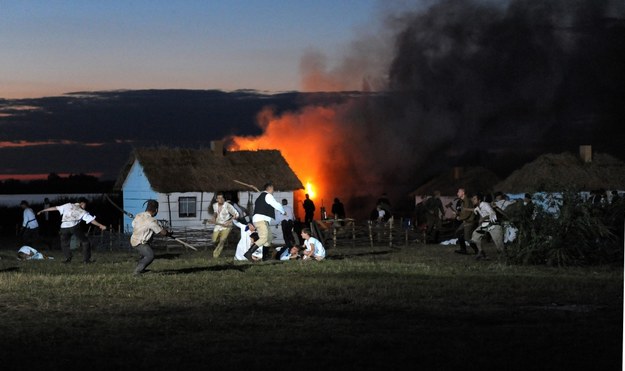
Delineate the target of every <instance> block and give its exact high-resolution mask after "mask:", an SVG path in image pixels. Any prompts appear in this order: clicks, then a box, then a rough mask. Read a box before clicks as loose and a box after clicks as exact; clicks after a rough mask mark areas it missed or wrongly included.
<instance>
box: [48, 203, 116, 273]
mask: <svg viewBox="0 0 625 371" xmlns="http://www.w3.org/2000/svg"><path fill="white" fill-rule="evenodd" d="M86 207H87V199H86V198H84V197H81V198H79V199H78V202H77V203H66V204H64V205H61V206H52V207H48V208H46V209H43V210H41V211H39V212H38V213H37V215H40V214H41V213H44V212H46V211H58V212H59V213H61V230H60V231H59V234H60V236H61V250H63V255H65V260H64V261H63V263H69V262H71V261H72V251H71V250H70V248H69V243H70V240H71V238H72V236H76V238H77V239H78V241H79V242H80V244H81V245H82V259H83V263H85V264H88V263H92V262H93V261H92V260H91V242H89V239H88V238H87V236H85V232H83V230H82V229H81V228H80V222H81V221H85V223H87V224H93V225H95V226H97V227H99V228H100V230H102V231H103V230H105V229H106V226H104V225H102V224H100V223H98V222H97V221H96V220H95V216H93V215H91V214H89V212H88V211H87V210H85V208H86Z"/></svg>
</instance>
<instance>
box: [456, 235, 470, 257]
mask: <svg viewBox="0 0 625 371" xmlns="http://www.w3.org/2000/svg"><path fill="white" fill-rule="evenodd" d="M454 252H455V253H457V254H463V255H467V254H468V253H467V243H466V242H465V241H464V239H463V238H458V250H454Z"/></svg>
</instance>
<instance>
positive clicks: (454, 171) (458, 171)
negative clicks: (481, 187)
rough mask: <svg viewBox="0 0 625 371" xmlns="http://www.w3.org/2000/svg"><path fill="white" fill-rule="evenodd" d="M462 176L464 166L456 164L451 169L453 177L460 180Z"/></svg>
mask: <svg viewBox="0 0 625 371" xmlns="http://www.w3.org/2000/svg"><path fill="white" fill-rule="evenodd" d="M461 177H462V167H460V166H455V167H454V168H453V169H451V178H452V179H453V180H460V178H461Z"/></svg>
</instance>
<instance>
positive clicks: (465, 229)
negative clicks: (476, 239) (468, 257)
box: [454, 222, 475, 250]
mask: <svg viewBox="0 0 625 371" xmlns="http://www.w3.org/2000/svg"><path fill="white" fill-rule="evenodd" d="M474 229H475V223H466V222H463V223H462V224H460V225H459V226H458V229H456V232H455V233H454V234H455V235H456V237H458V242H456V244H457V245H458V247H459V248H460V250H466V249H467V245H466V243H465V242H466V241H470V240H471V234H472V233H473V230H474Z"/></svg>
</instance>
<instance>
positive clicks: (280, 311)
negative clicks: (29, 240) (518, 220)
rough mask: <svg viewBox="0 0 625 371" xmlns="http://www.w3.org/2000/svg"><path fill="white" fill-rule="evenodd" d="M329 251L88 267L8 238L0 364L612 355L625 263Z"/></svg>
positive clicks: (293, 364)
mask: <svg viewBox="0 0 625 371" xmlns="http://www.w3.org/2000/svg"><path fill="white" fill-rule="evenodd" d="M329 252H330V259H328V260H327V261H323V262H318V263H317V262H303V261H291V262H277V261H266V262H263V263H256V264H249V263H233V262H231V261H230V259H227V258H222V259H219V260H213V259H209V258H208V256H209V253H208V252H199V253H187V252H180V253H171V252H169V253H166V252H164V251H163V252H161V251H157V259H156V260H155V262H154V263H153V264H152V266H150V269H151V272H149V273H147V274H145V275H142V276H140V277H134V276H132V274H131V272H132V270H133V268H134V265H135V264H136V258H137V256H136V255H135V254H132V253H128V252H95V253H94V258H95V259H97V261H96V263H95V264H91V265H87V266H85V265H82V264H80V259H75V262H72V263H71V264H69V265H64V264H61V262H60V261H61V258H62V256H61V254H60V253H59V252H58V251H55V254H53V255H55V256H56V257H57V259H56V260H53V261H29V262H18V261H16V259H15V257H14V252H13V251H9V250H2V251H0V256H1V257H2V260H0V308H1V310H0V333H1V336H0V339H1V340H0V355H1V357H0V359H1V361H2V367H1V368H2V369H3V370H9V369H33V368H34V369H44V368H45V369H61V368H67V367H80V368H83V367H88V368H90V369H209V368H210V369H231V368H234V367H246V368H248V369H267V368H276V369H288V368H298V369H319V368H326V369H344V368H354V369H355V368H360V369H408V368H410V369H416V368H417V367H421V368H422V369H460V368H463V369H467V368H468V369H478V368H482V369H494V368H498V369H528V368H529V369H565V368H571V367H576V368H577V369H579V368H580V367H581V368H588V369H590V368H592V369H602V370H608V369H620V367H621V351H622V343H621V341H622V328H623V326H622V319H623V312H622V309H623V268H622V267H584V268H566V269H556V268H547V267H523V266H509V265H506V264H504V263H503V262H500V261H498V260H497V259H496V258H495V259H493V260H491V261H475V260H474V259H472V258H471V256H461V255H457V254H454V253H453V247H443V246H435V245H426V246H424V245H419V246H414V245H412V246H409V247H405V248H401V249H389V248H387V247H382V246H380V247H375V248H373V249H371V248H337V249H333V250H330V251H329ZM225 253H226V254H231V253H232V251H228V250H226V251H225ZM77 258H79V256H77ZM25 349H26V350H27V352H26V353H25V352H24V350H25Z"/></svg>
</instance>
